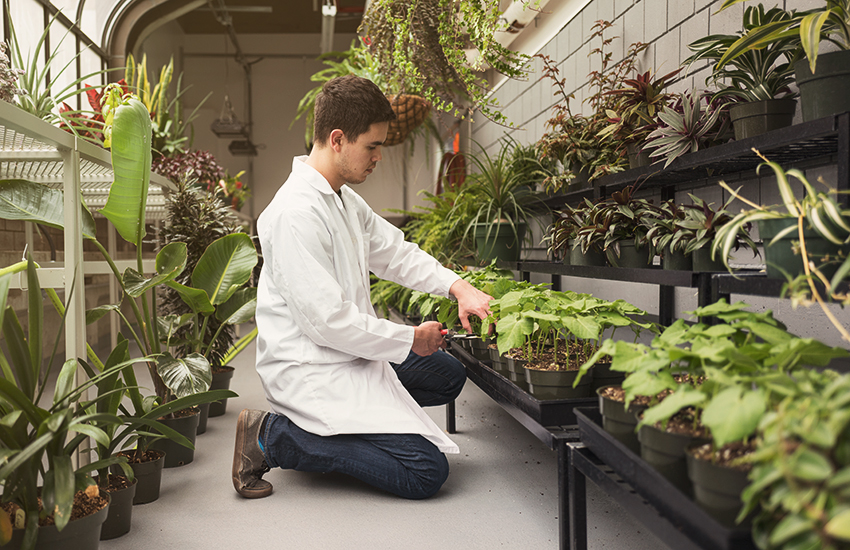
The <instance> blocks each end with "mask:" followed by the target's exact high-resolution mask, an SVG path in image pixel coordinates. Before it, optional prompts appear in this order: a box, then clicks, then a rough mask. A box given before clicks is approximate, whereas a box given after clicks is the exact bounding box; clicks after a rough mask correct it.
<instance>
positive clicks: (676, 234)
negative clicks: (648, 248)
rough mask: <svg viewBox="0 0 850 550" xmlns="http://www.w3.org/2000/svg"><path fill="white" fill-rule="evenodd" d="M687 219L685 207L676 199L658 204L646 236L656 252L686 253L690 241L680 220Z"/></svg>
mask: <svg viewBox="0 0 850 550" xmlns="http://www.w3.org/2000/svg"><path fill="white" fill-rule="evenodd" d="M684 219H685V209H684V208H683V207H682V205H680V204H677V203H676V202H675V201H673V200H672V199H671V200H666V201H662V202H661V204H659V205H658V211H657V216H656V217H655V218H653V219H651V220H649V223H648V225H647V227H646V238H647V240H648V241H649V242H650V244H651V245H652V248H653V249H654V250H655V253H656V254H665V253H666V252H667V251H670V252H682V253H684V251H685V247H686V246H687V244H688V242H687V239H686V234H685V231H684V230H683V229H682V227H680V226H679V222H681V221H683V220H684Z"/></svg>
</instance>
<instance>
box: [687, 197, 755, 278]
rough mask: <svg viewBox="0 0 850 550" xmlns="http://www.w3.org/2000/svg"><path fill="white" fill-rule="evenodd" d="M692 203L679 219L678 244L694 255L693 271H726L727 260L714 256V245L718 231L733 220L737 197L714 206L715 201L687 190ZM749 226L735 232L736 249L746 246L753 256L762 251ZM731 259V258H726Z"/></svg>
mask: <svg viewBox="0 0 850 550" xmlns="http://www.w3.org/2000/svg"><path fill="white" fill-rule="evenodd" d="M688 196H689V197H690V198H691V201H693V202H692V204H684V205H682V208H683V210H684V214H685V216H684V219H682V220H679V221H677V222H676V226H677V228H678V229H680V232H679V234H678V235H677V236H676V243H675V244H678V245H679V246H684V249H683V252H684V253H685V254H686V255H690V256H691V258H692V266H693V270H694V271H723V270H724V266H725V265H728V264H727V261H724V260H723V259H722V258H714V257H713V255H712V254H711V245H712V244H713V243H714V240H715V239H716V238H717V232H718V230H719V229H720V228H721V227H723V226H724V225H725V224H726V223H728V222H729V221H731V220H732V215H731V214H730V213H729V205H730V204H731V203H732V201H733V200H734V197H730V198H729V200H727V201H726V203H725V204H723V205H722V206H721V207H720V208H719V209H717V210H714V209H713V208H712V206H713V203H708V202H706V201H704V200H702V199H700V198H699V197H697V196H694V195H691V194H690V193H688ZM749 230H750V225H749V224H743V225H741V226H740V228H739V231H738V233H737V234H736V235H735V243H734V245H733V249H734V250H738V249H739V248H740V247H742V246H747V247H748V248H749V249H750V250H752V251H753V257H755V256H758V254H759V251H758V247H756V244H755V243H754V242H753V240H752V239H751V238H750V233H749ZM727 260H728V258H727Z"/></svg>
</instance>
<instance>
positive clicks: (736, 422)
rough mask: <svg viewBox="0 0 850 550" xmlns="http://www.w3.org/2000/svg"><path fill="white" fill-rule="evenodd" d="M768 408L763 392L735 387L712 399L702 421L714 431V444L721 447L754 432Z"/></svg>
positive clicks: (704, 411) (712, 432) (703, 413)
mask: <svg viewBox="0 0 850 550" xmlns="http://www.w3.org/2000/svg"><path fill="white" fill-rule="evenodd" d="M766 409H767V400H766V399H765V396H764V395H763V394H762V392H761V391H758V390H752V391H744V388H742V387H741V386H733V387H731V388H727V389H725V390H723V391H721V392H720V393H718V394H717V395H715V396H714V397H713V398H712V399H711V401H710V402H709V403H708V405H706V406H705V409H704V410H703V412H702V417H701V420H702V423H703V424H705V425H706V426H708V427H709V429H711V435H712V437H713V438H714V444H715V445H716V446H717V447H722V446H723V445H726V444H727V443H732V442H733V441H741V440H743V439H744V438H746V437H747V436H749V435H751V434H752V433H754V432H755V430H756V427H757V426H758V424H759V422H760V421H761V418H762V416H764V413H765V410H766Z"/></svg>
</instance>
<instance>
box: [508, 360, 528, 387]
mask: <svg viewBox="0 0 850 550" xmlns="http://www.w3.org/2000/svg"><path fill="white" fill-rule="evenodd" d="M505 360H506V361H507V363H508V379H509V380H510V381H511V382H513V383H514V384H516V385H517V386H519V387H520V388H522V389H523V390H525V391H528V381H527V380H526V378H525V365H526V364H527V363H528V361H526V360H525V359H514V358H512V357H507V356H506V357H505Z"/></svg>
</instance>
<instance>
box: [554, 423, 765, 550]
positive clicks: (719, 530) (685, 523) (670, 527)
mask: <svg viewBox="0 0 850 550" xmlns="http://www.w3.org/2000/svg"><path fill="white" fill-rule="evenodd" d="M576 416H577V418H578V423H579V433H580V434H581V443H582V444H583V445H585V446H586V447H587V448H588V449H590V451H592V453H593V455H595V457H598V460H593V458H592V457H589V456H587V455H586V454H585V453H581V454H577V453H576V447H572V450H571V453H570V454H571V457H570V458H571V468H578V469H579V470H580V471H581V473H582V475H584V476H587V477H589V478H590V479H591V480H592V481H594V482H596V483H597V484H599V485H600V487H601V488H602V489H603V490H605V491H606V492H609V493H611V494H612V495H618V496H628V492H629V491H628V490H627V489H624V488H623V487H622V486H621V485H618V484H616V483H612V482H610V481H608V480H606V479H604V477H608V473H607V472H604V468H603V467H602V466H601V465H600V463H599V461H601V462H602V463H604V465H605V466H607V467H608V468H610V469H611V470H612V471H613V472H614V473H615V474H616V475H617V476H619V477H620V478H621V479H622V481H623V482H625V483H627V484H628V485H629V487H630V488H633V489H634V490H635V491H636V492H637V494H638V495H639V496H640V497H641V499H645V500H646V503H648V504H649V505H650V506H651V507H652V509H654V510H656V511H657V512H656V515H653V514H652V513H648V514H647V513H645V512H644V513H640V512H642V510H640V507H635V508H634V509H633V508H632V507H628V508H627V509H629V510H630V511H633V512H638V513H636V514H635V515H636V516H638V519H640V520H641V522H642V523H643V524H644V525H645V526H646V527H647V528H649V529H650V530H651V531H653V533H655V534H656V535H657V536H658V537H659V538H660V539H661V540H663V541H665V542H666V543H667V544H669V545H670V547H671V548H676V549H677V550H678V549H683V548H698V549H705V550H732V549H734V550H749V549H752V550H755V548H756V546H755V544H754V543H753V540H752V536H751V534H750V530H749V529H747V528H743V527H740V526H736V527H734V528H728V527H725V526H723V525H721V524H720V523H718V522H717V520H715V519H714V518H713V517H711V516H710V515H709V514H708V513H707V512H706V511H705V510H703V509H702V508H700V507H699V505H698V504H696V503H695V502H694V501H693V500H692V499H691V498H689V497H688V496H686V495H685V494H684V493H682V492H681V491H680V490H679V489H677V488H676V487H675V486H674V485H673V484H672V483H670V481H668V480H667V479H666V478H665V477H664V476H662V475H661V474H660V473H658V472H657V471H655V470H654V469H653V468H652V467H651V466H650V465H649V464H648V463H646V462H644V461H643V460H641V458H640V457H639V456H637V455H636V454H635V453H633V452H632V451H631V450H629V449H628V448H627V447H626V446H625V445H623V444H622V443H620V442H619V441H617V440H616V439H614V437H612V436H611V435H610V434H608V433H607V432H606V431H605V430H604V428H603V427H602V417H601V415H600V414H599V409H598V407H595V408H579V409H577V410H576ZM572 473H573V472H571V474H572ZM583 489H584V488H583V486H582V485H581V482H579V483H572V484H571V486H570V495H569V496H570V507H571V515H573V525H572V529H571V533H572V536H573V537H574V539H573V540H574V541H575V543H576V544H574V546H573V548H576V549H579V548H582V549H583V548H586V547H587V545H586V533H587V531H586V525H581V523H582V521H581V520H580V519H579V518H582V514H581V510H582V509H583V506H584V494H583V493H584V490H583ZM573 512H576V513H575V514H573ZM657 514H660V516H659V515H657ZM583 519H586V518H583ZM582 539H584V540H582Z"/></svg>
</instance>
